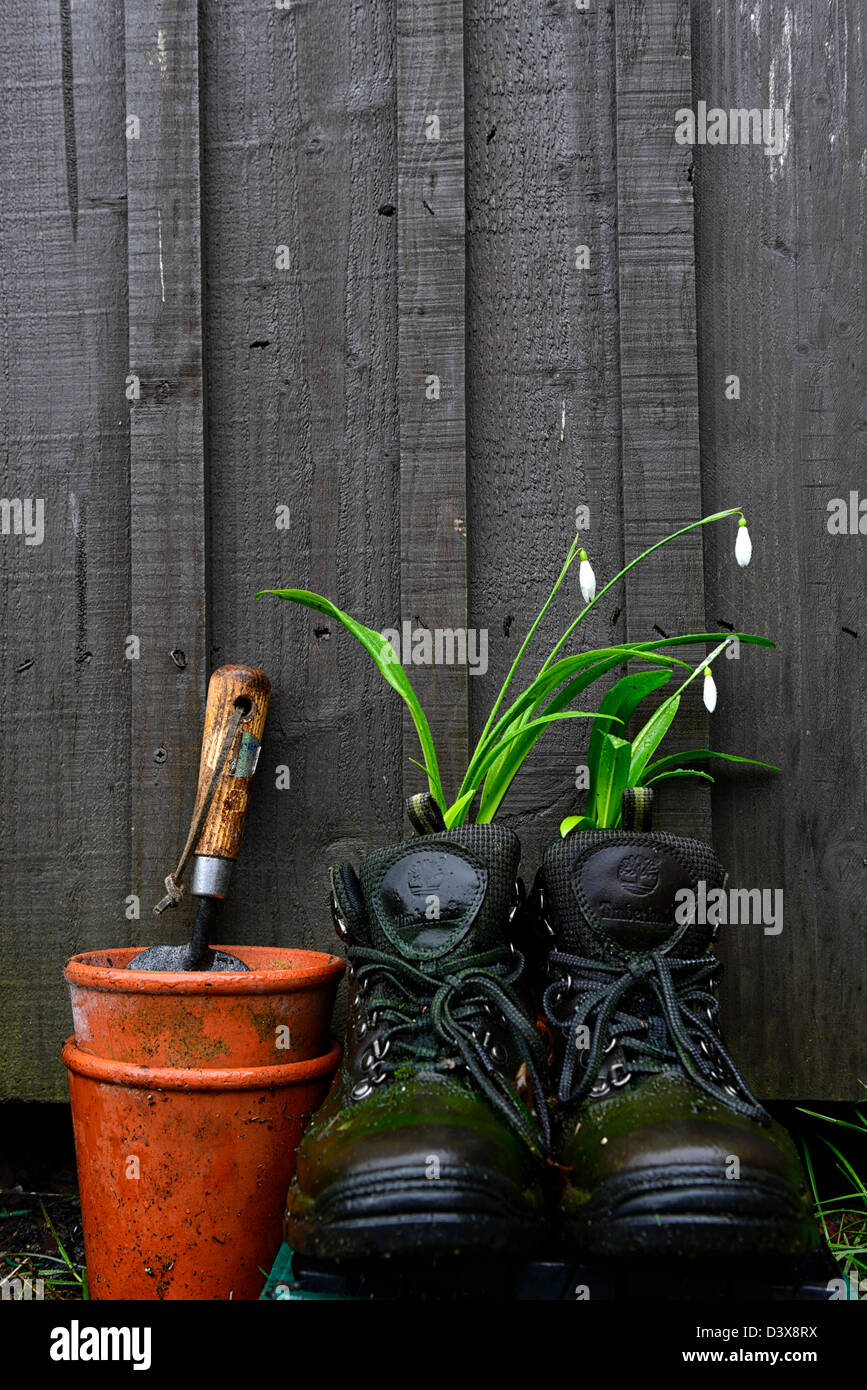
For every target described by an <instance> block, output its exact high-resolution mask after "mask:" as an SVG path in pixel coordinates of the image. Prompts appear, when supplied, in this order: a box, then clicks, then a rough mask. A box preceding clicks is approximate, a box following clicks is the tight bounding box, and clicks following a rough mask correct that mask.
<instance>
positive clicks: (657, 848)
mask: <svg viewBox="0 0 867 1390" xmlns="http://www.w3.org/2000/svg"><path fill="white" fill-rule="evenodd" d="M543 882H544V885H545V887H546V889H547V892H548V894H549V895H550V898H551V900H552V902H553V905H554V909H555V912H556V916H557V919H558V922H559V931H558V945H559V946H561V947H562V948H563V949H565V950H567V951H573V952H575V953H576V954H578V955H584V956H587V957H590V958H591V959H596V960H606V961H607V960H613V959H618V958H621V959H622V958H623V957H626V956H631V955H635V954H644V953H646V952H648V951H655V950H659V949H661V948H663V947H668V948H669V949H670V951H671V954H672V955H674V956H698V955H701V954H702V953H703V952H704V951H705V950H706V949H707V947H708V946H709V944H710V941H711V939H712V934H713V933H712V927H711V926H709V925H707V923H706V921H701V920H700V918H701V917H702V916H705V915H706V914H703V913H702V911H701V908H702V902H703V900H705V901H706V895H707V893H708V892H710V891H711V890H712V889H714V888H719V887H722V885H723V883H724V882H725V873H724V871H723V868H722V866H721V864H720V862H719V860H718V859H717V857H716V854H715V853H714V851H713V850H712V849H711V847H710V846H709V845H706V844H703V843H702V841H700V840H690V839H686V838H683V837H680V836H676V835H666V834H664V833H662V832H659V833H655V834H650V833H645V834H642V833H630V832H627V831H623V832H619V831H610V830H591V831H583V832H579V833H577V834H574V835H570V836H569V837H568V839H566V840H561V841H560V843H559V844H554V845H552V846H551V847H550V848H549V850H548V852H547V854H546V855H545V860H544V866H543ZM702 885H704V887H702Z"/></svg>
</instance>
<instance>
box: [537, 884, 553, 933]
mask: <svg viewBox="0 0 867 1390" xmlns="http://www.w3.org/2000/svg"><path fill="white" fill-rule="evenodd" d="M536 917H537V920H538V922H539V924H540V926H542V928H543V929H544V931H545V933H546V935H548V936H550V937H554V936H556V935H557V933H556V932H555V930H554V928H553V927H552V926H551V923H550V922H549V921H548V914H547V913H546V911H545V894H544V892H543V890H542V889H541V888H539V889H537V892H536Z"/></svg>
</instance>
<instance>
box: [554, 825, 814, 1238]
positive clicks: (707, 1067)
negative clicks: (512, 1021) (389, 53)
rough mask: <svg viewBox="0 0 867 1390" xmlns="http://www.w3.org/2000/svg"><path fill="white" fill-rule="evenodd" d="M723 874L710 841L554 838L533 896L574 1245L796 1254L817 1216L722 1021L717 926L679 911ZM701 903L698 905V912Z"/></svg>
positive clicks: (619, 835)
mask: <svg viewBox="0 0 867 1390" xmlns="http://www.w3.org/2000/svg"><path fill="white" fill-rule="evenodd" d="M725 880H726V875H725V874H724V872H723V869H722V867H721V865H720V863H719V860H718V859H717V857H716V854H715V853H714V851H713V850H712V849H711V848H710V846H709V845H706V844H703V843H702V842H701V841H699V840H691V839H684V838H680V837H677V836H673V835H667V834H661V833H660V834H651V833H647V832H645V833H642V832H640V831H626V830H624V831H622V832H621V831H619V830H591V831H584V832H580V833H574V834H572V835H570V836H569V837H568V838H567V839H565V840H562V839H561V840H558V841H557V842H556V843H555V844H552V845H551V846H550V847H549V849H548V851H547V853H546V854H545V856H544V861H543V865H542V867H541V869H540V871H539V874H538V876H537V880H536V885H535V888H534V893H533V895H532V903H531V906H532V907H533V910H534V911H535V914H536V916H537V920H538V922H539V923H541V925H542V927H543V929H544V930H545V931H546V932H547V933H548V936H549V941H548V946H549V949H548V951H547V959H546V960H545V963H544V973H545V975H546V987H545V988H544V995H543V997H544V1009H545V1014H546V1017H547V1020H548V1026H549V1027H550V1029H551V1033H552V1039H553V1045H554V1054H555V1063H556V1090H557V1100H558V1103H559V1125H558V1131H559V1132H558V1136H557V1137H556V1139H555V1144H554V1156H555V1158H556V1159H557V1161H558V1162H559V1163H560V1164H561V1165H562V1167H563V1169H564V1174H565V1181H566V1186H565V1194H564V1197H563V1205H562V1229H563V1232H564V1237H565V1240H566V1243H567V1245H569V1246H570V1247H571V1248H578V1249H581V1250H583V1251H586V1252H588V1253H591V1254H595V1255H599V1256H622V1255H638V1254H642V1253H648V1254H653V1255H672V1256H709V1257H716V1256H729V1255H738V1256H746V1255H769V1256H770V1255H785V1254H795V1253H798V1252H802V1251H804V1250H808V1249H811V1248H814V1247H815V1245H816V1242H817V1233H816V1228H815V1226H814V1224H813V1222H812V1219H811V1216H810V1203H809V1198H808V1195H807V1192H806V1189H805V1185H804V1181H803V1175H802V1172H801V1168H800V1164H799V1161H798V1157H797V1154H796V1152H795V1149H794V1146H793V1144H792V1142H791V1140H790V1138H789V1136H788V1134H787V1133H786V1132H785V1131H784V1130H783V1129H782V1128H781V1127H780V1126H779V1125H777V1124H776V1123H774V1122H773V1121H772V1120H771V1118H770V1116H769V1115H768V1114H767V1113H766V1112H765V1110H764V1109H763V1108H762V1106H761V1105H760V1104H759V1103H758V1101H757V1100H756V1099H755V1097H754V1096H753V1095H752V1094H751V1092H750V1090H749V1088H748V1086H747V1084H746V1082H745V1081H744V1079H743V1077H742V1076H741V1074H740V1072H739V1071H738V1069H737V1067H736V1066H735V1064H734V1062H733V1061H732V1059H731V1057H730V1056H729V1053H728V1052H727V1050H726V1048H725V1045H724V1043H723V1041H722V1038H721V1036H720V1032H719V1026H718V1021H717V1013H718V1003H717V999H716V997H715V993H714V991H715V988H716V983H717V978H718V974H719V968H720V967H719V963H718V962H717V961H716V960H715V959H714V957H713V956H712V955H711V954H710V946H711V941H712V938H713V936H714V934H715V933H714V931H713V929H712V928H711V927H709V926H707V925H703V924H702V923H701V922H700V921H697V920H692V921H689V920H687V921H683V920H679V919H682V918H683V917H684V916H688V915H689V899H688V898H687V897H686V896H685V895H681V897H680V899H678V898H677V897H676V895H677V894H678V890H681V889H691V890H693V892H694V893H696V900H697V901H700V894H701V890H700V887H699V885H700V883H702V882H704V884H705V885H706V887H705V892H710V891H711V890H712V889H713V888H719V887H722V886H723V885H724V883H725ZM692 915H693V916H696V915H701V914H695V913H694V914H692Z"/></svg>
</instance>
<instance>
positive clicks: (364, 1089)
mask: <svg viewBox="0 0 867 1390" xmlns="http://www.w3.org/2000/svg"><path fill="white" fill-rule="evenodd" d="M349 1095H350V1099H351V1100H364V1099H365V1097H366V1096H372V1095H373V1087H372V1086H371V1084H370V1082H369V1081H368V1080H366V1079H365V1080H363V1081H356V1083H355V1085H354V1086H353V1088H352V1090H351V1091H350V1092H349Z"/></svg>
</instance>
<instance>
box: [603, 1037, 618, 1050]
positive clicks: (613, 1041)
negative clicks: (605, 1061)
mask: <svg viewBox="0 0 867 1390" xmlns="http://www.w3.org/2000/svg"><path fill="white" fill-rule="evenodd" d="M617 1042H618V1038H617V1034H616V1033H615V1034H614V1037H613V1038H612V1039H611V1041H610V1043H609V1044H608V1046H607V1047H606V1049H605V1052H606V1054H607V1053H609V1052H613V1051H614V1049H615V1047H616V1046H617Z"/></svg>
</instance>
